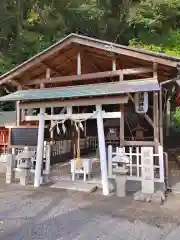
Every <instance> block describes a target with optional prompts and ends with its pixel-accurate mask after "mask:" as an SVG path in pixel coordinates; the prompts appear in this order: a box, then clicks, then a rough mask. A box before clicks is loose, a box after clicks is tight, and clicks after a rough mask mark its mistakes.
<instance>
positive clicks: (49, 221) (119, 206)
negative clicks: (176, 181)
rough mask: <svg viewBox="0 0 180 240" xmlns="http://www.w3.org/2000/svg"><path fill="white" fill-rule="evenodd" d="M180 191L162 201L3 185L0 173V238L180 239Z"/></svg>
mask: <svg viewBox="0 0 180 240" xmlns="http://www.w3.org/2000/svg"><path fill="white" fill-rule="evenodd" d="M179 225H180V197H179V198H178V197H174V196H169V198H168V201H167V202H166V203H165V204H164V205H163V206H160V205H158V204H157V205H156V204H152V203H141V202H135V201H133V200H132V198H131V197H125V198H117V197H105V196H102V194H101V192H95V193H91V194H85V193H82V192H71V191H65V190H57V189H52V188H50V187H49V186H44V187H40V188H37V189H35V188H34V187H32V186H28V187H20V186H19V185H17V184H14V185H6V184H5V183H4V178H3V177H1V178H0V239H1V240H6V239H11V240H23V239H24V240H29V239H31V240H41V239H42V240H62V239H64V240H68V239H69V240H85V239H90V240H93V239H102V240H106V239H107V240H110V239H115V240H116V239H118V240H121V239H122V240H123V239H126V240H141V239H143V240H146V239H148V240H150V239H152V240H156V239H166V240H171V239H173V240H175V239H180V228H179Z"/></svg>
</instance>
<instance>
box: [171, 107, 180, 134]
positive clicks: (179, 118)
mask: <svg viewBox="0 0 180 240" xmlns="http://www.w3.org/2000/svg"><path fill="white" fill-rule="evenodd" d="M171 130H172V132H180V107H177V108H176V109H175V111H174V112H172V117H171Z"/></svg>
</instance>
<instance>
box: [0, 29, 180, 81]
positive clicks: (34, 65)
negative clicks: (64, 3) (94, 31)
mask: <svg viewBox="0 0 180 240" xmlns="http://www.w3.org/2000/svg"><path fill="white" fill-rule="evenodd" d="M74 45H76V46H77V45H78V46H81V47H84V50H85V52H86V50H87V48H88V50H89V51H90V52H91V53H94V54H97V55H98V54H100V51H101V53H102V52H105V53H106V54H105V55H106V56H105V57H106V58H104V59H106V60H107V59H108V57H109V56H108V54H111V53H112V54H117V55H123V56H125V57H127V61H129V59H130V60H131V59H132V60H133V59H137V60H142V61H145V62H147V63H148V62H151V63H152V62H156V63H159V64H160V65H164V66H168V67H172V68H176V66H177V64H178V63H180V58H176V57H170V56H167V55H164V54H161V53H153V52H149V51H146V50H142V49H136V48H131V47H127V46H123V45H119V44H116V43H112V42H107V41H103V40H99V39H95V38H90V37H87V36H82V35H78V34H74V33H72V34H70V35H68V36H67V37H65V38H63V39H61V40H60V41H58V42H57V43H56V44H53V45H52V46H50V47H49V48H47V49H45V50H44V51H42V52H40V53H39V54H37V55H36V56H34V57H32V58H30V59H29V60H28V61H26V62H24V63H22V64H20V65H19V66H17V67H15V68H13V69H12V70H11V71H9V72H7V73H5V74H3V75H1V76H0V84H3V83H6V82H7V81H9V80H11V79H12V80H16V81H19V80H20V79H21V80H22V79H23V78H25V77H26V76H28V75H30V76H31V74H32V72H33V71H34V72H35V73H36V74H34V75H32V76H33V77H34V76H36V75H37V76H38V77H39V75H40V74H42V72H43V71H44V70H43V66H44V69H45V68H46V67H48V66H49V65H51V66H52V68H53V67H54V66H55V67H54V68H55V69H56V67H57V69H58V65H57V63H58V64H60V63H61V64H62V65H63V59H64V58H60V59H59V60H57V63H56V64H54V63H52V61H53V59H54V58H55V57H57V55H58V53H60V54H61V57H62V56H63V55H66V58H68V59H69V60H70V58H71V57H72V55H71V54H69V55H68V52H69V53H70V52H71V49H72V46H74ZM101 60H102V59H101ZM124 61H126V59H125V58H124ZM67 65H69V64H67ZM63 66H64V65H63ZM40 68H41V71H40ZM38 70H39V71H40V72H38ZM61 70H62V72H63V68H62V69H61ZM162 70H163V69H162ZM58 71H59V69H58ZM168 71H169V70H167V72H168ZM54 72H56V70H55V71H54ZM60 72H61V71H60ZM26 73H27V75H26ZM38 74H39V75H38ZM64 75H67V74H64Z"/></svg>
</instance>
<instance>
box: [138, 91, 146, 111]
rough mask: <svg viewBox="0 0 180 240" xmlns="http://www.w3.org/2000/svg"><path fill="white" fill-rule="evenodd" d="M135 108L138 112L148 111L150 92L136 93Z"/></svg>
mask: <svg viewBox="0 0 180 240" xmlns="http://www.w3.org/2000/svg"><path fill="white" fill-rule="evenodd" d="M135 110H136V112H137V113H146V112H147V111H148V93H147V92H139V93H135Z"/></svg>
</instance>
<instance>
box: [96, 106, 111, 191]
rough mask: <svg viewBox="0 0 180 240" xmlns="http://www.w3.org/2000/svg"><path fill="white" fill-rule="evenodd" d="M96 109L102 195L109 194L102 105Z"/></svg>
mask: <svg viewBox="0 0 180 240" xmlns="http://www.w3.org/2000/svg"><path fill="white" fill-rule="evenodd" d="M96 111H97V130H98V142H99V154H100V166H101V178H102V189H103V195H109V187H108V174H107V159H106V145H105V137H104V124H103V118H102V106H101V105H96Z"/></svg>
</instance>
